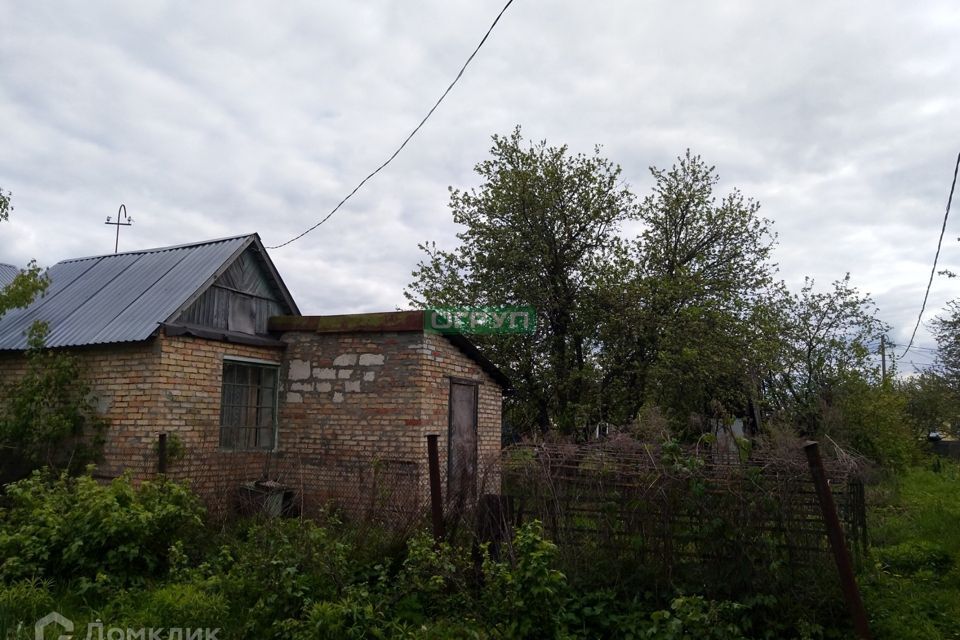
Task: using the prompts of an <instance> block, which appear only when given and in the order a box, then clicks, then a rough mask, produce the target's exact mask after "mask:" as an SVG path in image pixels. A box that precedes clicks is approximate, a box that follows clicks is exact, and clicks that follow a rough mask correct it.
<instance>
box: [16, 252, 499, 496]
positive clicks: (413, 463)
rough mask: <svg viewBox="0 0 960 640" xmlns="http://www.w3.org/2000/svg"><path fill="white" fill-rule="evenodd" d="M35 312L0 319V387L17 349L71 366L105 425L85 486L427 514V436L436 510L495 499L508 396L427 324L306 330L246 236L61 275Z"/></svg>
mask: <svg viewBox="0 0 960 640" xmlns="http://www.w3.org/2000/svg"><path fill="white" fill-rule="evenodd" d="M49 275H50V277H51V285H50V288H49V289H48V291H47V293H46V295H45V296H43V297H42V298H40V299H38V300H36V301H34V303H33V304H32V305H31V306H29V307H27V308H26V309H17V310H13V311H10V312H8V313H7V314H6V315H4V316H3V317H2V318H0V385H2V384H4V383H6V382H10V381H11V380H13V379H15V378H16V377H17V376H18V375H20V374H21V373H22V371H23V368H24V364H25V361H24V357H23V350H24V349H25V348H26V338H25V332H26V330H27V329H28V328H29V326H30V325H31V324H32V323H33V322H34V321H35V320H42V321H45V322H47V323H48V324H49V326H50V333H49V335H48V339H47V346H48V347H51V348H56V349H67V350H69V351H70V352H71V353H74V354H76V355H77V356H78V357H79V358H80V359H81V361H82V364H83V366H84V370H85V372H86V373H85V375H86V376H87V377H88V381H89V383H90V385H91V388H92V390H93V392H94V395H95V396H96V402H97V405H98V408H99V410H100V411H101V412H102V413H103V414H104V415H105V416H106V417H107V418H108V420H109V422H110V428H109V429H108V432H107V436H106V444H105V447H104V452H103V461H102V464H101V465H100V466H99V467H98V473H99V474H101V475H103V476H105V477H114V476H117V475H119V474H121V473H124V472H127V473H131V474H132V475H133V476H134V477H135V478H137V479H144V478H150V477H153V476H155V475H157V473H158V442H159V437H160V435H161V434H166V436H165V437H166V441H167V449H168V451H169V452H170V458H169V460H168V467H167V475H168V476H170V477H173V478H176V479H182V480H187V481H189V482H190V483H192V484H193V486H194V487H195V488H196V489H197V490H198V491H199V492H200V493H201V495H203V496H204V497H205V499H206V500H207V502H208V503H209V504H210V506H211V507H214V508H218V509H225V508H227V507H228V506H229V505H231V504H233V503H234V502H235V500H236V497H237V495H238V494H239V492H240V488H241V486H244V485H245V484H247V483H250V482H252V481H256V480H271V481H274V482H276V483H278V484H280V485H282V486H284V487H286V488H287V489H288V498H289V494H290V493H293V494H295V499H296V501H297V504H298V505H299V506H300V507H301V508H302V509H304V510H305V511H307V512H310V511H312V510H314V509H317V508H320V507H321V506H322V505H323V504H325V503H326V502H328V501H330V500H333V501H337V502H340V503H341V504H343V505H344V506H347V507H351V506H355V505H356V504H360V503H364V504H372V502H371V501H374V500H375V498H376V496H380V497H382V496H383V495H384V492H387V493H389V494H390V498H389V500H390V501H392V502H393V503H394V506H396V505H398V504H399V505H408V506H416V505H419V504H422V503H423V501H424V498H425V495H424V492H425V486H426V482H425V480H426V473H427V464H426V460H427V456H426V436H427V435H428V434H437V435H438V437H439V442H440V452H441V469H444V470H445V472H446V473H445V475H446V476H447V479H448V480H447V483H446V486H445V492H447V493H450V494H460V495H463V494H465V493H468V492H469V493H474V492H476V491H478V490H495V488H494V487H492V486H487V487H486V488H483V487H480V488H478V484H480V483H483V482H487V483H491V482H493V483H495V482H496V478H495V477H493V476H490V477H484V469H485V468H487V466H488V465H487V463H488V462H492V461H494V460H496V459H497V458H498V457H499V451H500V435H501V402H502V395H503V391H504V390H505V389H506V388H508V386H509V382H508V380H507V379H506V378H505V377H504V375H503V374H502V373H501V372H500V371H499V370H497V368H496V367H495V366H493V365H492V364H491V363H490V362H489V361H488V360H487V359H486V358H484V357H483V355H482V354H480V352H479V351H478V350H477V349H476V347H474V346H473V345H472V344H471V343H470V342H469V341H468V340H467V339H465V338H464V337H462V336H460V335H439V334H434V333H430V332H425V331H424V321H423V312H420V311H401V312H389V313H370V314H357V315H343V316H303V315H301V313H300V311H299V309H298V307H297V305H296V303H295V302H294V300H293V298H292V297H291V295H290V293H289V292H288V290H287V288H286V286H285V285H284V283H283V280H282V279H281V278H280V275H279V274H278V273H277V270H276V268H275V267H274V265H273V263H272V262H271V260H270V258H269V256H268V255H267V252H266V250H265V249H264V247H263V245H262V243H261V242H260V239H259V237H258V236H257V235H256V234H253V235H246V236H237V237H234V238H226V239H222V240H212V241H209V242H201V243H196V244H190V245H182V246H176V247H164V248H158V249H150V250H144V251H135V252H129V253H121V254H112V255H106V256H97V257H92V258H82V259H76V260H66V261H63V262H60V263H58V264H56V265H54V266H53V267H51V269H50V271H49Z"/></svg>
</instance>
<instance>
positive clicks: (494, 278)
mask: <svg viewBox="0 0 960 640" xmlns="http://www.w3.org/2000/svg"><path fill="white" fill-rule="evenodd" d="M490 156H491V157H490V158H489V159H487V160H484V161H482V162H480V163H479V164H477V165H476V167H475V171H476V173H477V174H478V175H479V176H480V178H481V180H482V182H481V184H480V186H479V187H477V188H475V189H470V190H467V191H461V190H458V189H453V188H451V191H450V208H451V211H452V212H453V219H454V221H455V222H456V223H457V224H460V225H462V226H463V227H464V230H463V231H461V232H460V233H458V234H457V237H458V239H459V240H460V246H459V247H458V248H457V249H456V250H455V251H445V250H442V249H438V248H437V247H436V245H435V244H422V245H420V246H421V249H422V250H424V251H425V252H426V254H427V255H426V259H425V260H423V261H421V262H420V263H419V264H418V266H417V268H416V270H415V271H414V272H413V278H414V280H413V282H412V283H411V284H410V285H409V287H408V289H407V291H406V297H407V299H408V300H409V301H410V302H411V303H412V304H413V305H415V306H418V307H435V306H501V305H532V306H534V307H535V308H536V309H537V315H538V327H537V332H536V334H534V335H517V336H494V337H492V338H489V339H481V340H479V341H480V342H481V344H482V346H483V347H484V348H485V350H486V351H487V352H488V353H489V354H490V355H491V357H492V359H493V360H494V361H495V362H497V363H498V364H499V365H500V366H502V367H503V368H504V369H505V370H506V371H507V372H508V374H509V375H510V376H511V378H512V380H513V382H514V385H515V386H516V388H517V394H516V396H515V398H514V401H513V404H512V405H511V406H510V407H509V411H510V413H509V416H510V418H511V420H512V421H513V422H515V423H516V422H520V423H523V424H530V423H535V424H539V425H540V427H541V428H547V427H549V426H551V425H553V426H557V427H559V428H560V429H561V430H565V431H569V430H570V429H572V428H573V426H574V425H575V424H577V423H578V422H579V421H580V420H582V419H583V418H582V417H583V414H584V413H585V412H588V411H589V405H590V404H591V403H592V402H594V398H593V397H592V396H593V393H591V392H592V390H593V380H594V377H595V375H594V366H593V363H592V353H593V351H594V350H595V345H596V340H595V334H596V318H595V315H594V314H593V313H592V310H593V307H592V304H591V300H592V297H593V286H594V282H595V281H596V279H597V272H598V271H601V270H603V269H605V268H607V265H608V263H609V262H610V261H611V259H612V257H613V256H614V255H615V254H616V252H617V251H618V248H619V246H620V240H619V239H618V237H617V231H618V228H619V225H620V223H621V222H623V221H624V220H627V219H630V218H633V217H635V216H636V205H635V203H634V198H633V195H632V194H631V193H630V192H629V191H628V190H627V189H626V188H625V187H623V186H622V183H621V180H620V167H618V166H617V165H615V164H613V163H611V162H610V161H609V160H607V159H606V158H604V157H602V156H601V155H600V152H599V148H597V149H595V150H594V153H593V154H592V155H585V154H572V153H570V151H569V149H568V148H567V147H566V146H559V147H555V146H548V145H547V143H546V142H545V141H541V142H538V143H532V144H527V143H525V142H524V139H523V137H522V134H521V131H520V128H519V127H517V128H516V129H515V130H514V131H513V132H512V133H511V134H510V135H507V136H498V135H495V136H493V146H492V148H491V149H490Z"/></svg>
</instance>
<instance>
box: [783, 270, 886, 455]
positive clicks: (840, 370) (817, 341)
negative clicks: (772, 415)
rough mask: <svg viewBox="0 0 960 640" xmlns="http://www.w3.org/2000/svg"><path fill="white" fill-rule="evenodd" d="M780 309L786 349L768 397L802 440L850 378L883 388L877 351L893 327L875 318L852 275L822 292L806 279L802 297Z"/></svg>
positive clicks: (874, 310)
mask: <svg viewBox="0 0 960 640" xmlns="http://www.w3.org/2000/svg"><path fill="white" fill-rule="evenodd" d="M782 308H783V312H784V317H783V349H782V351H781V353H780V361H779V362H778V363H777V366H776V368H775V369H774V370H772V371H771V376H770V378H769V379H768V380H767V392H768V396H769V398H770V399H771V401H772V402H773V403H774V406H775V407H776V408H778V409H780V410H781V411H783V412H784V414H785V415H786V416H787V417H788V418H789V419H791V421H792V422H793V423H794V424H795V425H796V426H797V428H798V429H799V431H800V432H801V434H803V435H809V436H812V435H815V434H817V433H819V432H820V431H821V427H822V426H823V424H824V415H825V410H826V409H827V408H829V407H830V405H831V404H832V403H833V400H834V396H835V394H836V392H837V391H838V390H839V389H840V388H841V387H842V386H843V385H844V383H845V382H847V381H849V380H850V379H851V376H852V377H855V378H859V379H861V380H865V381H870V382H871V383H873V384H879V382H880V379H879V378H880V375H879V374H880V372H879V366H878V363H877V361H876V358H875V357H874V350H873V345H876V344H878V343H879V341H880V336H881V335H883V334H884V333H886V332H887V331H888V330H889V326H888V325H887V324H885V323H884V322H882V321H881V320H880V319H879V318H877V308H876V306H875V305H874V303H873V300H872V298H871V297H870V296H869V295H867V294H862V293H860V291H859V290H858V289H857V288H856V287H855V286H853V285H852V284H851V283H850V274H847V275H846V276H844V277H843V279H841V280H837V281H835V282H834V283H833V286H832V289H831V290H830V291H821V292H818V291H816V290H815V282H814V281H813V280H812V279H810V278H807V279H806V281H805V283H804V286H803V287H802V289H801V290H800V293H798V294H792V295H786V296H785V297H784V298H783V300H782Z"/></svg>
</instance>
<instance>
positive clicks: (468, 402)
mask: <svg viewBox="0 0 960 640" xmlns="http://www.w3.org/2000/svg"><path fill="white" fill-rule="evenodd" d="M476 490H477V385H476V384H475V383H469V382H460V381H456V380H451V381H450V428H449V432H448V451H447V496H448V499H449V500H450V501H451V502H452V503H454V504H457V505H463V504H464V503H466V502H470V501H472V500H473V498H474V496H475V494H476Z"/></svg>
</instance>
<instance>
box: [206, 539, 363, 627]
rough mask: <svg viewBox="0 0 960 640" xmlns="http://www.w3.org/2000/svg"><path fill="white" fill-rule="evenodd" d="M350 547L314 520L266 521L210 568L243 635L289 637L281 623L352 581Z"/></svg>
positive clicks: (224, 549)
mask: <svg viewBox="0 0 960 640" xmlns="http://www.w3.org/2000/svg"><path fill="white" fill-rule="evenodd" d="M349 552H350V546H349V545H348V544H346V543H344V542H341V541H340V540H339V539H337V537H336V536H335V535H333V534H332V533H331V530H329V529H327V528H322V527H320V526H317V525H316V524H314V523H312V522H310V521H303V522H301V521H298V520H268V521H265V522H262V523H255V524H253V525H252V526H250V527H249V528H248V529H246V530H245V531H242V532H241V533H240V535H239V536H238V538H237V539H236V540H234V541H233V544H231V545H228V546H224V547H222V548H221V550H220V553H219V555H218V556H217V557H216V558H214V560H213V561H212V562H211V564H210V566H209V567H208V568H207V571H208V572H211V575H212V581H213V582H214V584H215V585H216V586H217V588H218V589H219V591H220V593H222V594H223V595H224V597H225V598H226V599H227V601H228V602H229V603H230V617H231V619H233V620H236V621H242V623H239V626H240V627H242V629H241V631H242V635H243V636H244V637H258V638H269V637H277V638H282V637H285V633H284V627H283V624H282V623H283V621H285V620H287V619H297V618H300V617H301V616H302V615H303V614H304V610H305V609H306V607H307V606H308V605H309V604H310V603H312V602H316V601H321V600H337V599H338V598H339V597H340V595H341V593H342V592H343V590H344V588H345V587H346V586H347V585H349V584H350V583H351V582H352V580H353V577H354V576H353V573H352V571H353V570H352V568H351V566H350V563H349V561H348V557H349Z"/></svg>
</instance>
